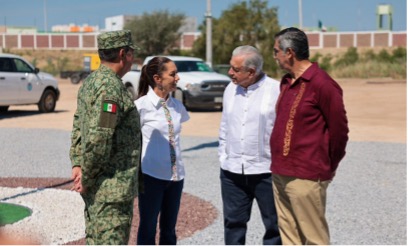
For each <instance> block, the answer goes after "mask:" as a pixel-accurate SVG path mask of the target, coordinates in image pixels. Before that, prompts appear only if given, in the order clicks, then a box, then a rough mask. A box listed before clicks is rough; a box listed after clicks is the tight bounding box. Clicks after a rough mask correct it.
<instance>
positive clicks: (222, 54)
mask: <svg viewBox="0 0 408 246" xmlns="http://www.w3.org/2000/svg"><path fill="white" fill-rule="evenodd" d="M199 30H200V31H201V33H202V35H201V36H200V37H199V38H198V39H197V40H196V42H195V43H194V47H193V53H194V54H195V55H196V56H200V57H203V58H204V57H205V39H206V32H205V30H206V26H205V23H203V24H202V25H200V27H199ZM279 30H280V27H279V23H278V17H277V8H276V7H272V8H268V1H263V0H249V1H242V2H240V3H237V4H234V5H232V6H231V7H230V8H229V9H228V10H226V11H224V12H223V13H222V14H221V17H220V18H219V19H215V18H214V19H213V34H212V36H213V41H212V43H213V54H215V55H214V56H213V63H214V64H225V63H229V60H230V58H231V52H232V50H233V49H234V48H235V47H237V46H240V45H252V46H254V47H256V48H258V49H259V50H260V52H261V53H262V55H263V57H264V70H265V71H266V72H267V73H268V74H269V75H270V76H276V75H277V72H278V71H277V69H278V68H277V65H276V62H275V60H274V59H273V45H274V35H275V33H277V32H279Z"/></svg>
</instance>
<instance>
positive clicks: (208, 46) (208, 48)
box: [205, 0, 212, 67]
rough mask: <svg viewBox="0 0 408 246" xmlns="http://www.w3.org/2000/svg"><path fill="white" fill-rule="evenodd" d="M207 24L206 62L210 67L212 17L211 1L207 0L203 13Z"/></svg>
mask: <svg viewBox="0 0 408 246" xmlns="http://www.w3.org/2000/svg"><path fill="white" fill-rule="evenodd" d="M205 18H206V24H207V38H206V61H207V64H208V65H210V66H211V67H212V16H211V0H207V12H206V13H205Z"/></svg>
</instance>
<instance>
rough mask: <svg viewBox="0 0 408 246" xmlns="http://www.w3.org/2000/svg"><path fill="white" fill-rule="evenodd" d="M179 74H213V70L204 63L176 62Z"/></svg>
mask: <svg viewBox="0 0 408 246" xmlns="http://www.w3.org/2000/svg"><path fill="white" fill-rule="evenodd" d="M174 63H175V64H176V66H177V70H178V72H197V71H198V72H212V71H213V70H212V69H211V68H210V66H208V65H207V64H206V63H204V62H202V61H174Z"/></svg>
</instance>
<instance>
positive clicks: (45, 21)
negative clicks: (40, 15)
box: [44, 0, 47, 32]
mask: <svg viewBox="0 0 408 246" xmlns="http://www.w3.org/2000/svg"><path fill="white" fill-rule="evenodd" d="M44 31H45V32H47V0H44Z"/></svg>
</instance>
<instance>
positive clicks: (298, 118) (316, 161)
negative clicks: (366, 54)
mask: <svg viewBox="0 0 408 246" xmlns="http://www.w3.org/2000/svg"><path fill="white" fill-rule="evenodd" d="M274 57H275V59H276V61H277V62H278V64H279V66H280V67H281V68H282V69H284V70H286V71H287V72H288V73H287V74H286V75H284V76H283V78H282V80H281V94H280V96H279V99H278V102H277V104H276V114H277V115H276V121H275V126H274V128H273V132H272V136H271V141H270V145H271V153H272V164H271V171H272V181H273V189H274V190H273V192H274V196H275V204H276V209H277V212H278V224H279V230H280V234H281V237H282V243H283V244H326V245H327V244H330V235H329V228H328V224H327V221H326V217H325V209H326V190H327V187H328V185H329V183H330V181H331V180H332V179H333V177H334V175H335V172H336V169H337V167H338V165H339V162H340V160H341V159H342V158H343V157H344V155H345V153H346V152H345V149H346V144H347V141H348V135H347V134H348V132H349V130H348V126H347V117H346V111H345V108H344V103H343V96H342V89H341V88H340V86H339V85H338V84H337V83H336V81H334V80H333V79H332V78H331V77H330V76H329V75H328V74H327V73H326V72H325V71H323V70H322V69H321V68H319V66H318V65H317V63H313V62H310V61H309V45H308V40H307V36H306V34H305V33H304V32H303V31H301V30H299V29H297V28H293V27H291V28H287V29H284V30H282V31H280V32H279V33H277V34H276V35H275V44H274Z"/></svg>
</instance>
